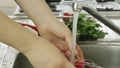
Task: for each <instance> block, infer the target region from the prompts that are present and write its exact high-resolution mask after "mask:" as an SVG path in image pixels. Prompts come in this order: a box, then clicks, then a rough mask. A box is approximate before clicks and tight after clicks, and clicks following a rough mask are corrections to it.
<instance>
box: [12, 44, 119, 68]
mask: <svg viewBox="0 0 120 68" xmlns="http://www.w3.org/2000/svg"><path fill="white" fill-rule="evenodd" d="M80 47H81V48H82V50H83V53H84V56H85V59H89V60H92V61H94V62H95V63H97V64H98V65H99V66H102V67H103V68H120V44H112V43H107V44H106V43H92V44H81V45H80ZM13 68H33V67H32V65H31V64H30V62H29V61H28V59H27V58H26V57H25V56H24V55H23V54H21V53H20V54H19V55H18V57H17V58H16V61H15V63H14V67H13Z"/></svg>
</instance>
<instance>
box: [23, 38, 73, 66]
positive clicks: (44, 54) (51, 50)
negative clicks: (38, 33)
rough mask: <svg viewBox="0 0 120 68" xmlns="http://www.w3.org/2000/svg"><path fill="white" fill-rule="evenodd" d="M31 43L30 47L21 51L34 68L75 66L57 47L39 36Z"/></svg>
mask: <svg viewBox="0 0 120 68" xmlns="http://www.w3.org/2000/svg"><path fill="white" fill-rule="evenodd" d="M32 43H33V46H31V44H29V45H28V46H31V47H30V49H28V50H27V51H25V52H23V54H24V55H26V56H27V58H28V59H29V60H30V62H31V63H32V64H33V66H34V68H75V67H74V65H72V64H71V63H70V62H69V61H68V60H67V59H66V58H65V56H64V55H63V54H62V53H61V52H60V50H59V49H58V48H56V47H55V46H54V45H52V44H51V43H49V42H48V41H47V40H45V39H43V38H40V39H38V40H36V41H35V43H34V42H32Z"/></svg>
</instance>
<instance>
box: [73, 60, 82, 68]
mask: <svg viewBox="0 0 120 68" xmlns="http://www.w3.org/2000/svg"><path fill="white" fill-rule="evenodd" d="M75 67H76V68H84V62H79V61H76V62H75Z"/></svg>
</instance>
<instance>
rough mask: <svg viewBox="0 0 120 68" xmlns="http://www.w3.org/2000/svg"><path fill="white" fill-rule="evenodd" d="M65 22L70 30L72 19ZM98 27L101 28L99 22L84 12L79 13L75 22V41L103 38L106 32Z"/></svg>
mask: <svg viewBox="0 0 120 68" xmlns="http://www.w3.org/2000/svg"><path fill="white" fill-rule="evenodd" d="M65 24H66V25H67V26H68V27H69V29H70V30H71V31H72V20H71V19H70V20H68V21H65ZM100 28H102V26H101V25H100V24H98V23H96V22H95V21H94V20H93V19H91V18H90V17H87V16H86V15H85V14H83V13H80V14H79V17H78V23H77V41H90V40H97V39H99V38H104V37H105V35H106V34H107V33H106V32H104V31H103V30H101V29H100Z"/></svg>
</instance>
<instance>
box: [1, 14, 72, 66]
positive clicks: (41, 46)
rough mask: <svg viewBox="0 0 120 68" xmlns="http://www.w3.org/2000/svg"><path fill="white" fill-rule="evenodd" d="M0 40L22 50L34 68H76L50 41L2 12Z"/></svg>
mask: <svg viewBox="0 0 120 68" xmlns="http://www.w3.org/2000/svg"><path fill="white" fill-rule="evenodd" d="M0 41H1V42H4V43H6V44H8V45H10V46H12V47H14V48H16V49H18V50H19V51H20V52H22V53H23V54H24V55H25V56H26V57H27V58H28V59H29V60H30V62H31V63H32V64H33V66H34V68H74V66H73V65H72V64H70V63H69V62H68V61H67V60H66V59H65V57H64V56H63V55H62V53H61V52H60V51H59V50H58V49H57V48H56V47H54V46H53V45H52V44H51V43H50V42H48V41H47V40H45V39H43V38H41V37H38V36H36V35H34V34H32V33H31V32H29V31H28V30H26V29H24V27H23V26H21V25H19V24H18V23H16V22H15V21H13V20H11V19H10V18H8V17H7V16H5V15H4V14H3V13H1V12H0Z"/></svg>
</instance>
